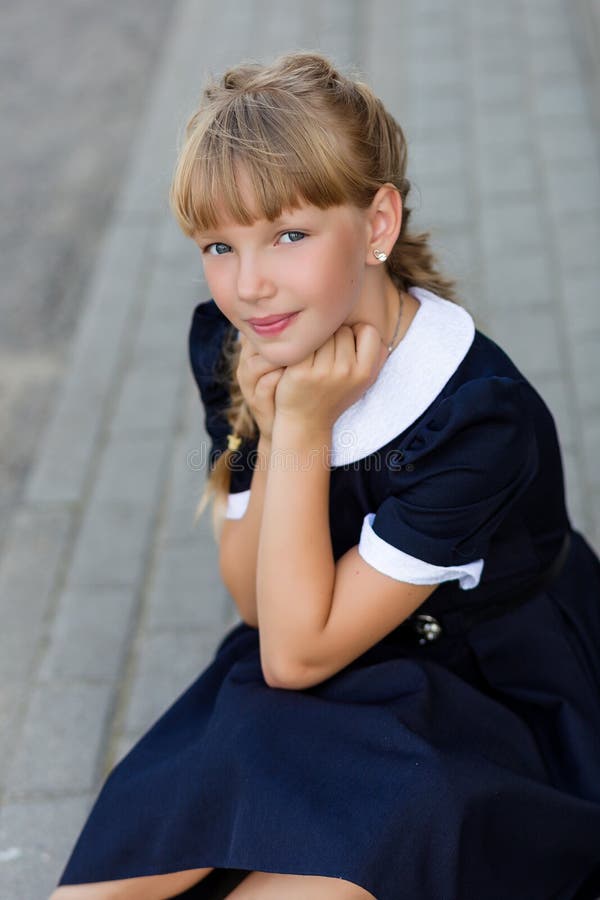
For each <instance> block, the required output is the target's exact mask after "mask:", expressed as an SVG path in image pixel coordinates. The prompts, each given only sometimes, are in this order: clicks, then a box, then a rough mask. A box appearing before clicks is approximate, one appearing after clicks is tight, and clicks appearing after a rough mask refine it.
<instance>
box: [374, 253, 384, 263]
mask: <svg viewBox="0 0 600 900" xmlns="http://www.w3.org/2000/svg"><path fill="white" fill-rule="evenodd" d="M373 256H374V257H376V259H378V260H379V262H385V261H386V259H387V253H384V252H383V250H373Z"/></svg>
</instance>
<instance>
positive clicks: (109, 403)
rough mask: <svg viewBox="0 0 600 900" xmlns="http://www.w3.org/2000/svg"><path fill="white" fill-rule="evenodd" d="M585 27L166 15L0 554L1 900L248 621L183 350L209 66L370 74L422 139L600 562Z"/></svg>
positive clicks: (323, 8) (442, 243) (460, 2)
mask: <svg viewBox="0 0 600 900" xmlns="http://www.w3.org/2000/svg"><path fill="white" fill-rule="evenodd" d="M590 8H591V7H590ZM577 9H578V7H577V6H576V5H572V4H568V3H567V0H526V2H519V0H506V2H505V3H503V4H501V5H498V4H488V3H485V4H484V3H478V2H474V0H473V2H470V0H410V2H408V0H406V2H404V3H398V0H373V2H371V3H363V2H358V0H356V2H349V0H330V2H329V3H327V4H323V3H318V2H317V0H305V2H304V3H303V4H297V3H292V2H290V3H288V4H283V6H282V4H281V3H272V2H270V0H248V2H246V3H244V4H240V3H237V2H234V0H223V2H221V3H220V4H219V5H218V8H217V7H215V5H214V4H209V3H205V2H202V0H179V2H177V3H173V4H172V15H171V22H172V29H171V30H170V31H169V32H168V33H166V35H165V43H164V46H163V53H162V55H161V56H160V60H159V61H158V62H157V69H156V73H155V82H154V88H153V90H152V93H151V96H150V102H149V104H148V107H147V110H146V114H145V117H144V119H143V121H142V122H141V123H140V126H139V129H138V136H137V139H136V145H135V147H134V152H133V154H132V156H131V165H130V168H129V169H128V171H127V172H126V174H125V176H124V178H123V180H122V190H121V192H120V194H119V197H118V201H117V203H116V204H115V207H114V210H113V215H112V218H111V220H110V222H109V224H108V227H107V228H106V231H105V234H104V240H103V242H102V244H101V246H100V248H99V250H98V256H97V260H96V265H95V267H94V269H93V272H92V274H91V277H90V279H89V281H88V282H87V285H86V289H85V292H84V294H83V295H82V297H81V305H82V309H81V314H80V316H79V318H78V322H77V328H76V330H75V332H74V334H73V338H72V342H71V345H70V348H69V355H68V359H67V364H66V366H65V371H64V377H63V378H62V383H61V390H60V392H59V393H58V394H57V398H56V402H55V403H53V404H52V409H51V410H50V415H49V419H48V427H47V430H46V431H45V434H44V436H43V440H42V441H41V442H40V443H39V447H38V450H37V453H36V455H35V460H34V465H33V467H32V470H31V472H30V474H29V477H28V479H27V483H26V486H25V490H24V492H23V497H22V500H21V502H20V503H19V505H18V508H17V510H16V513H15V515H14V517H13V518H12V519H11V522H10V527H9V528H8V529H7V535H6V540H5V543H4V553H3V556H2V558H1V559H0V621H1V622H2V629H1V630H0V676H1V677H0V784H1V785H2V794H1V795H0V895H1V896H2V897H6V898H11V900H37V898H40V900H43V898H45V897H46V896H47V894H48V893H49V892H50V891H51V889H52V887H53V886H54V884H55V882H56V879H57V878H58V875H59V874H60V871H61V869H62V866H63V864H64V862H65V860H66V855H67V853H68V851H69V850H70V848H71V846H72V842H73V840H74V838H75V836H76V834H77V832H78V830H79V828H80V827H81V824H82V822H83V819H84V816H85V814H86V812H87V810H88V809H89V807H90V805H91V803H92V800H93V799H94V796H95V794H96V792H97V790H98V788H99V786H100V784H101V781H102V779H103V778H104V776H105V775H106V773H107V772H108V771H109V769H110V768H111V767H112V765H114V763H115V762H116V761H117V760H118V759H119V758H120V757H121V756H122V754H123V753H124V752H125V751H126V750H127V749H128V748H129V747H130V746H131V744H132V743H133V742H134V741H135V740H136V739H137V738H138V737H139V736H140V734H141V733H142V732H143V731H144V730H145V729H146V728H147V727H148V726H149V725H150V724H151V723H152V721H153V720H154V719H155V718H156V717H157V716H158V715H159V714H160V713H161V712H162V711H163V710H164V709H165V707H166V706H167V705H169V704H170V703H171V702H172V701H173V699H174V698H175V697H176V696H177V695H178V694H179V692H180V691H181V690H183V688H184V687H186V686H187V684H188V683H189V682H190V681H191V680H192V679H193V678H194V677H195V676H196V675H197V674H198V672H199V671H200V670H201V669H202V668H204V667H205V666H206V665H207V664H208V662H209V661H210V658H211V654H212V652H213V650H214V648H215V647H216V644H217V642H218V641H219V640H220V638H221V636H222V634H223V632H224V630H225V629H226V628H227V627H229V625H230V624H231V623H232V622H233V621H234V620H235V619H234V609H233V605H232V603H231V600H230V598H229V597H228V596H227V595H226V592H225V590H224V588H223V587H222V586H221V584H220V582H219V578H218V574H217V565H216V547H215V545H214V543H213V540H212V537H211V533H210V527H209V523H208V519H207V517H205V518H204V519H203V520H202V522H201V524H200V525H199V526H198V527H197V528H196V529H195V530H194V529H193V528H192V515H193V510H194V507H195V504H196V500H197V497H198V496H199V494H200V491H201V484H202V480H203V478H204V466H203V464H202V463H201V460H202V459H204V458H205V455H203V452H202V451H203V449H205V448H206V435H205V433H204V430H203V422H202V414H201V409H200V406H199V400H198V398H197V395H196V392H195V387H194V385H193V382H192V380H191V375H190V373H189V371H188V365H187V357H186V338H187V328H188V324H189V319H190V315H191V311H192V308H193V306H194V304H195V303H196V302H197V301H198V300H199V299H203V298H205V297H206V292H205V289H204V286H203V284H202V280H201V274H200V269H199V262H198V258H197V253H196V250H195V247H194V245H192V244H190V243H188V242H186V241H185V239H184V238H183V237H182V236H181V235H180V234H179V232H178V231H177V229H176V227H175V225H174V223H173V222H172V221H171V217H170V215H169V212H168V207H167V202H166V190H167V186H168V181H169V176H170V172H171V169H172V164H173V161H174V154H175V149H176V143H177V136H178V134H179V133H180V131H181V129H182V126H183V122H184V120H185V117H186V115H187V114H188V112H189V111H190V110H191V108H192V105H193V103H194V100H195V98H196V96H197V94H198V92H199V89H200V85H201V83H202V80H203V78H204V75H205V73H206V72H207V70H208V69H210V70H217V71H218V70H220V69H222V67H223V66H224V65H225V64H228V63H232V62H235V61H238V60H239V59H240V58H241V57H242V56H248V55H252V56H256V57H263V56H272V55H273V54H274V53H276V52H280V51H283V50H286V49H293V48H298V47H315V48H319V49H323V50H324V51H325V52H327V53H329V54H330V55H332V56H333V57H334V58H335V59H336V60H337V61H338V62H339V63H340V64H342V65H347V64H350V63H352V64H356V65H358V66H359V67H360V68H361V69H362V70H363V71H364V72H365V73H366V75H367V76H368V78H369V79H370V80H371V81H372V83H373V84H374V86H375V88H376V89H377V91H378V92H379V93H380V94H381V96H382V97H383V98H384V100H385V101H386V102H387V103H388V104H389V106H390V108H391V109H392V110H393V111H394V112H395V113H396V114H397V116H398V118H399V119H400V121H401V122H402V123H403V125H404V126H405V130H406V133H407V135H408V137H409V144H410V152H411V155H412V159H411V163H410V168H409V174H410V175H412V177H413V181H414V184H415V198H414V200H413V205H416V206H417V207H418V208H419V209H418V220H419V223H420V224H422V225H424V226H426V227H428V228H431V230H432V233H433V235H434V239H435V245H436V247H437V248H438V250H439V252H440V255H441V257H442V260H443V261H444V263H445V265H446V268H447V269H448V270H450V271H451V272H452V273H453V274H455V275H456V276H457V277H458V278H459V279H460V284H461V286H462V289H463V298H464V303H465V305H466V306H467V307H468V308H469V310H470V311H471V312H472V313H473V314H474V316H475V318H476V322H477V324H478V325H479V327H481V328H482V329H483V330H485V331H486V332H487V333H489V334H490V335H491V336H492V337H494V338H495V339H497V340H498V341H499V342H500V343H501V344H503V346H505V348H506V349H507V350H508V352H509V353H510V354H511V355H512V356H513V357H514V359H515V361H516V362H517V364H518V365H520V366H521V367H522V369H523V370H524V371H525V373H526V374H527V375H528V376H529V377H530V378H531V380H532V381H533V382H534V384H535V385H536V386H537V387H538V389H539V390H540V392H541V393H542V395H543V396H544V397H545V398H546V399H547V401H548V403H549V405H550V406H551V408H552V410H553V411H554V413H555V418H556V421H557V425H558V428H559V433H560V436H561V445H562V449H563V455H564V461H565V467H566V474H567V486H568V505H569V510H570V513H571V517H572V519H573V522H574V524H575V525H576V527H578V528H580V529H581V530H583V531H584V533H585V534H586V535H587V536H588V538H589V539H590V540H591V541H592V543H593V544H594V545H595V547H596V548H597V549H598V550H599V551H600V503H599V500H600V475H599V469H598V466H597V465H596V463H595V461H596V459H597V458H598V454H599V453H600V394H599V392H598V385H599V384H600V355H599V354H598V352H597V347H598V338H599V337H600V307H599V306H598V304H597V294H598V286H599V284H600V262H599V260H598V253H597V248H598V246H600V163H599V147H598V131H597V124H598V123H597V120H596V118H595V112H594V109H593V107H592V83H591V79H592V77H593V76H592V73H593V71H594V70H593V67H592V66H591V65H590V64H589V62H588V60H587V57H586V55H585V54H586V53H587V43H586V40H585V37H586V33H585V32H586V30H585V29H584V33H583V34H582V30H581V28H580V22H579V20H578V19H576V15H578V12H577ZM250 36H252V42H250Z"/></svg>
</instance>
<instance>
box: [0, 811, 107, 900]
mask: <svg viewBox="0 0 600 900" xmlns="http://www.w3.org/2000/svg"><path fill="white" fill-rule="evenodd" d="M91 802H92V795H91V794H81V795H77V796H64V797H60V798H52V799H48V800H44V799H38V800H27V801H19V802H17V801H15V802H11V803H5V804H3V806H2V807H1V808H0V848H1V849H0V889H1V891H2V893H1V894H0V896H2V898H3V900H45V898H46V897H48V896H49V895H50V892H51V891H52V890H53V889H54V888H55V887H56V882H57V881H58V877H59V875H60V873H61V871H62V869H63V867H64V864H65V863H66V860H67V856H68V854H69V852H70V850H71V847H72V845H73V843H74V842H75V839H76V837H77V834H78V833H79V829H80V828H81V826H82V824H83V821H84V817H85V815H86V813H87V810H88V809H89V807H90V804H91Z"/></svg>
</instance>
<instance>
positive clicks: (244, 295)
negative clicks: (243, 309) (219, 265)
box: [237, 253, 274, 301]
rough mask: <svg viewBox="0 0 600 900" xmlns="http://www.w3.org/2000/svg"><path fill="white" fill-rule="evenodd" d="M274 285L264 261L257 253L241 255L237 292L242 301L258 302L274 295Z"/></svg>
mask: <svg viewBox="0 0 600 900" xmlns="http://www.w3.org/2000/svg"><path fill="white" fill-rule="evenodd" d="M273 290H274V285H273V282H272V280H271V278H270V277H269V274H268V272H267V269H266V266H265V263H264V260H262V259H261V257H260V256H259V255H258V254H256V253H252V254H250V253H247V254H243V255H242V254H240V256H239V264H238V273H237V292H238V297H239V298H240V300H248V301H253V300H258V299H259V298H260V297H269V296H271V295H272V294H273Z"/></svg>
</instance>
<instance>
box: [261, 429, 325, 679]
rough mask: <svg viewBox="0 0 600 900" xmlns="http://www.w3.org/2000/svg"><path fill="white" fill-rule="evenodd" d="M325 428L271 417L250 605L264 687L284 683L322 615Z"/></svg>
mask: <svg viewBox="0 0 600 900" xmlns="http://www.w3.org/2000/svg"><path fill="white" fill-rule="evenodd" d="M330 444H331V428H322V427H320V426H318V425H317V427H316V428H315V430H310V429H309V428H308V427H307V425H306V424H305V423H303V422H296V421H289V422H288V421H287V420H286V419H285V418H281V417H279V418H276V420H275V425H274V428H273V437H272V448H271V462H270V468H269V478H268V483H267V485H266V488H265V494H264V504H263V517H262V525H261V529H260V536H259V542H258V557H257V567H256V590H257V594H256V598H257V611H258V620H259V622H260V629H259V630H260V651H261V664H262V667H263V672H264V673H265V680H266V681H267V683H268V684H270V685H272V686H276V685H279V684H283V682H284V681H285V682H287V681H288V679H289V673H290V672H292V671H294V670H295V669H296V667H297V665H299V664H300V659H301V658H302V655H303V653H304V652H305V650H306V648H307V647H309V646H310V645H311V643H312V642H313V641H314V640H316V639H318V637H319V635H320V634H321V633H322V631H323V628H324V627H325V624H326V622H327V618H328V616H329V610H330V607H331V599H332V595H333V584H334V576H335V564H334V560H333V551H332V545H331V535H330V531H329V502H328V500H329V480H330V470H329V465H328V458H327V455H328V451H329V448H330Z"/></svg>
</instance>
